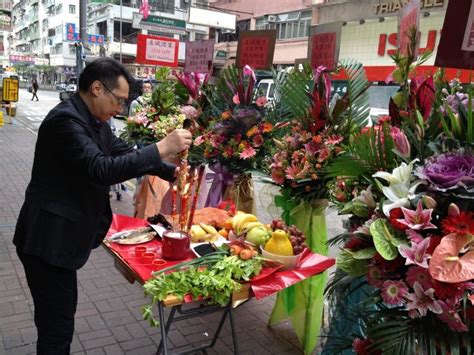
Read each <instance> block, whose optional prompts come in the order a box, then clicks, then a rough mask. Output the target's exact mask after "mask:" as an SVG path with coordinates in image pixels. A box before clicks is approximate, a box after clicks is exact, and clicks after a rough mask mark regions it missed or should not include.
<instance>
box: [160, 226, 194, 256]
mask: <svg viewBox="0 0 474 355" xmlns="http://www.w3.org/2000/svg"><path fill="white" fill-rule="evenodd" d="M161 243H162V248H161V255H162V256H163V258H164V259H167V260H181V259H185V258H186V257H187V256H188V253H189V248H190V247H191V240H190V239H189V235H187V234H186V233H185V232H176V231H166V232H164V233H163V239H162V241H161Z"/></svg>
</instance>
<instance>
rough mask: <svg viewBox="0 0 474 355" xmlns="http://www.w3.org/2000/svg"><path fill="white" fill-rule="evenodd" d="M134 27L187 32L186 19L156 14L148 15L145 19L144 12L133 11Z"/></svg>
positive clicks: (181, 33) (168, 31) (179, 33)
mask: <svg viewBox="0 0 474 355" xmlns="http://www.w3.org/2000/svg"><path fill="white" fill-rule="evenodd" d="M132 27H133V28H137V29H141V30H150V31H159V32H163V33H172V34H178V35H185V34H186V21H184V20H179V19H174V18H168V17H162V16H154V15H148V17H147V18H146V20H145V19H143V14H141V13H139V12H134V13H133V18H132Z"/></svg>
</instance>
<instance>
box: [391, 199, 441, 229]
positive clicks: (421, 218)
mask: <svg viewBox="0 0 474 355" xmlns="http://www.w3.org/2000/svg"><path fill="white" fill-rule="evenodd" d="M402 212H403V216H404V217H405V218H404V219H397V222H399V223H401V224H403V225H405V226H407V227H409V228H411V229H414V230H421V229H431V228H436V226H435V225H434V224H433V223H431V213H432V212H433V209H427V210H423V203H422V201H421V200H419V201H418V205H417V207H416V211H412V210H409V209H408V208H405V207H402Z"/></svg>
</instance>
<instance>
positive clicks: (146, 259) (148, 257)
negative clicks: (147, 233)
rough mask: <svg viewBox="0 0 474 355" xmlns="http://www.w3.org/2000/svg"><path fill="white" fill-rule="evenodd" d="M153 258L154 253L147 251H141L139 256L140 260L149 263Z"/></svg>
mask: <svg viewBox="0 0 474 355" xmlns="http://www.w3.org/2000/svg"><path fill="white" fill-rule="evenodd" d="M154 258H155V253H149V252H146V253H143V254H142V256H141V260H142V261H143V262H144V263H146V264H151V262H152V261H153V259H154Z"/></svg>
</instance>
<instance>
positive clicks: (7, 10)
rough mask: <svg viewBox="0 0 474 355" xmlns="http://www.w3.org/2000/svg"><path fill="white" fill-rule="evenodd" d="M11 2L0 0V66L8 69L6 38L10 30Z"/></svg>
mask: <svg viewBox="0 0 474 355" xmlns="http://www.w3.org/2000/svg"><path fill="white" fill-rule="evenodd" d="M12 7H13V2H12V0H0V65H1V68H2V69H3V70H5V69H6V68H8V66H9V64H10V63H9V60H8V54H7V52H8V36H9V34H10V32H11V30H12Z"/></svg>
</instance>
